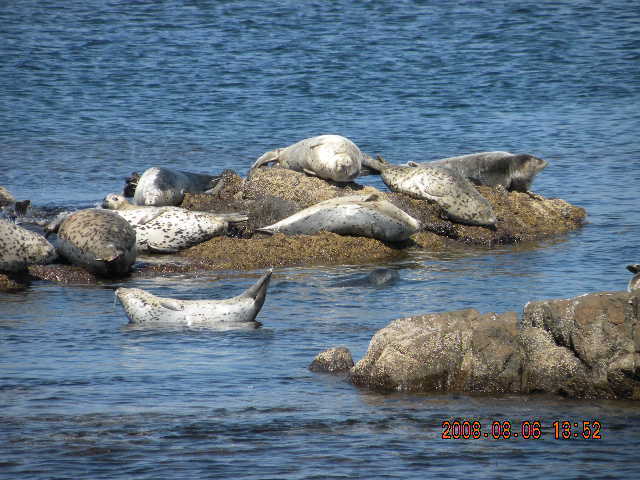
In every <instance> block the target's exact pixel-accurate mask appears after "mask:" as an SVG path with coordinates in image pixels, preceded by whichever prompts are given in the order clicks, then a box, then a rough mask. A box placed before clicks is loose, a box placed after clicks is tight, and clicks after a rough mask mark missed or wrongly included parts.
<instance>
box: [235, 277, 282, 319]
mask: <svg viewBox="0 0 640 480" xmlns="http://www.w3.org/2000/svg"><path fill="white" fill-rule="evenodd" d="M272 273H273V269H269V270H268V271H267V273H265V274H264V275H263V276H262V277H260V279H259V280H258V281H257V282H256V283H255V284H254V285H253V286H251V287H249V288H248V289H247V290H245V291H244V293H242V294H240V295H238V297H244V298H252V299H253V300H254V302H255V306H256V307H257V311H260V309H261V308H262V304H263V303H264V299H265V297H266V295H267V287H268V286H269V281H270V280H271V274H272ZM257 311H256V314H257ZM254 318H255V317H254Z"/></svg>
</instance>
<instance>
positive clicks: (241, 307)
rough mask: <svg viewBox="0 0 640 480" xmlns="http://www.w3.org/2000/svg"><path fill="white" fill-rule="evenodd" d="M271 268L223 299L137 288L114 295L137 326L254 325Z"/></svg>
mask: <svg viewBox="0 0 640 480" xmlns="http://www.w3.org/2000/svg"><path fill="white" fill-rule="evenodd" d="M271 273H272V271H271V270H269V271H268V272H267V273H265V274H264V275H263V276H262V277H261V278H260V279H259V280H258V281H257V282H256V283H255V284H254V285H253V286H252V287H250V288H249V289H247V290H245V292H244V293H242V294H241V295H238V296H237V297H233V298H228V299H226V300H176V299H173V298H163V297H157V296H155V295H152V294H151V293H149V292H146V291H144V290H141V289H139V288H118V289H117V290H116V296H117V297H118V300H120V303H122V306H123V307H124V309H125V311H126V312H127V316H128V317H129V323H135V324H140V325H148V326H152V325H185V326H209V327H218V328H256V327H259V326H260V322H257V321H255V318H256V315H258V312H260V309H261V308H262V305H263V303H264V299H265V296H266V294H267V286H268V285H269V280H270V279H271Z"/></svg>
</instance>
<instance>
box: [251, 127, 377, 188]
mask: <svg viewBox="0 0 640 480" xmlns="http://www.w3.org/2000/svg"><path fill="white" fill-rule="evenodd" d="M364 157H365V155H364V154H363V153H362V152H361V151H360V149H359V148H358V147H357V146H356V144H355V143H353V142H352V141H351V140H349V139H348V138H345V137H342V136H340V135H320V136H317V137H312V138H306V139H304V140H301V141H299V142H297V143H294V144H293V145H290V146H288V147H285V148H278V149H276V150H272V151H270V152H267V153H265V154H264V155H262V156H261V157H260V158H258V159H257V160H256V161H255V163H254V164H253V165H252V166H251V170H254V169H256V168H259V167H261V166H263V165H266V164H268V163H271V162H275V163H278V164H279V165H280V166H281V167H284V168H288V169H290V170H295V171H297V172H305V173H308V174H309V175H314V176H317V177H320V178H324V179H326V180H333V181H335V182H351V181H352V180H354V179H355V178H356V177H357V176H358V175H360V168H361V166H362V161H363V159H364Z"/></svg>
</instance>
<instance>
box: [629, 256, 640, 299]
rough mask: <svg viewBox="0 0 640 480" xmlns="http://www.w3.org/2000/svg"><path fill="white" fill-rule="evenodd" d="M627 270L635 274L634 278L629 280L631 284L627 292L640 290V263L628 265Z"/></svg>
mask: <svg viewBox="0 0 640 480" xmlns="http://www.w3.org/2000/svg"><path fill="white" fill-rule="evenodd" d="M627 270H629V271H630V272H631V273H633V274H634V275H633V278H631V280H629V284H628V285H627V292H632V291H634V290H638V289H640V263H633V264H631V265H627Z"/></svg>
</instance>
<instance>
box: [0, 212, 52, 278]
mask: <svg viewBox="0 0 640 480" xmlns="http://www.w3.org/2000/svg"><path fill="white" fill-rule="evenodd" d="M57 257H58V254H57V253H56V249H55V247H54V246H53V245H51V244H50V243H49V242H48V241H47V239H46V238H44V237H43V236H42V235H39V234H37V233H36V232H32V231H31V230H27V229H26V228H22V227H20V226H18V225H16V224H15V223H13V222H10V221H8V220H4V219H2V218H0V271H4V272H18V271H21V270H24V269H25V268H27V267H28V266H29V265H45V264H47V263H51V262H53V261H54V260H55V259H56V258H57Z"/></svg>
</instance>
